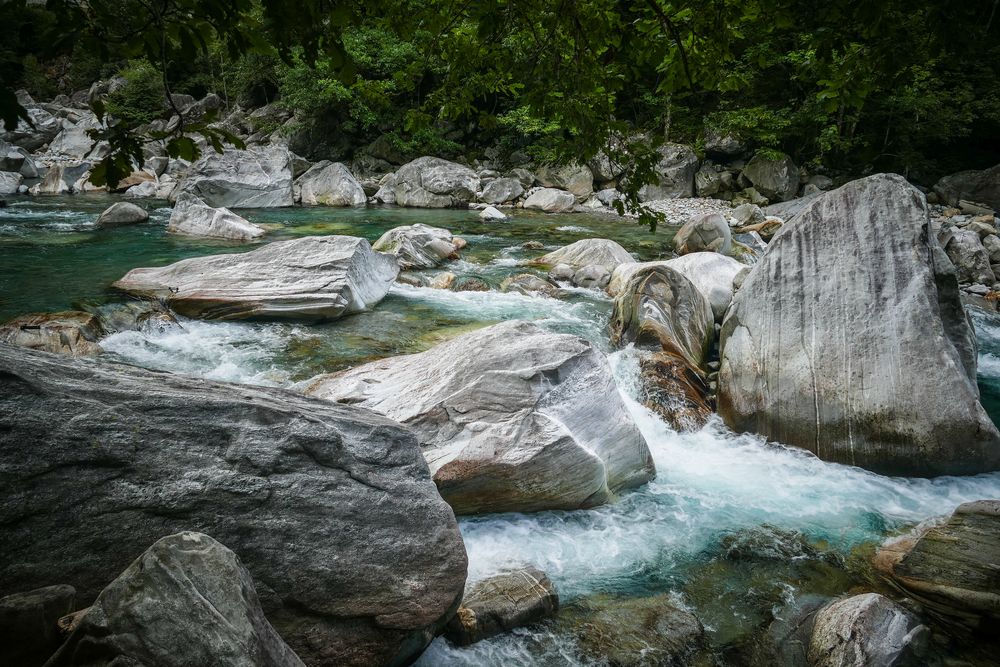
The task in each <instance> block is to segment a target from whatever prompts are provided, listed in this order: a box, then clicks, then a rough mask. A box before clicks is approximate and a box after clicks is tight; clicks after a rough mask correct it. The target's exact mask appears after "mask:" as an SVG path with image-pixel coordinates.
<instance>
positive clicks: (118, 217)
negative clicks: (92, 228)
mask: <svg viewBox="0 0 1000 667" xmlns="http://www.w3.org/2000/svg"><path fill="white" fill-rule="evenodd" d="M147 220H149V213H147V212H146V209H144V208H142V207H141V206H136V205H135V204H133V203H131V202H127V201H120V202H116V203H114V204H112V205H111V206H109V207H108V208H106V209H105V210H104V212H103V213H101V214H100V215H99V216H98V217H97V227H99V228H106V227H118V226H121V225H134V224H136V223H138V222H146V221H147Z"/></svg>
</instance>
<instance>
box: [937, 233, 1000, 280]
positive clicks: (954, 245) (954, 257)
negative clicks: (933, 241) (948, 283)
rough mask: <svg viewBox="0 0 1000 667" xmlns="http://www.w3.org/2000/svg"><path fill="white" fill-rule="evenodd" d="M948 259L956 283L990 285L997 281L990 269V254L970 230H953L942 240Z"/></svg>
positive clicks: (977, 236) (976, 235)
mask: <svg viewBox="0 0 1000 667" xmlns="http://www.w3.org/2000/svg"><path fill="white" fill-rule="evenodd" d="M942 244H943V245H944V251H945V252H946V253H947V254H948V259H950V260H951V263H952V264H954V265H955V272H956V274H957V276H958V282H959V283H962V284H970V283H971V284H975V283H981V284H983V285H992V284H993V283H995V282H996V281H997V279H996V276H994V275H993V269H991V268H990V254H989V252H987V250H986V247H985V246H983V242H982V241H981V240H980V238H979V234H977V233H976V232H975V231H974V230H972V229H954V230H952V231H950V232H948V233H947V235H946V236H945V238H943V239H942Z"/></svg>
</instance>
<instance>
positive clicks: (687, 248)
mask: <svg viewBox="0 0 1000 667" xmlns="http://www.w3.org/2000/svg"><path fill="white" fill-rule="evenodd" d="M673 244H674V249H675V250H677V254H678V255H686V254H688V253H689V252H717V253H721V254H723V255H728V254H729V252H730V251H731V250H732V247H733V235H732V233H731V232H730V231H729V222H728V221H727V220H726V219H725V218H724V217H723V216H722V214H721V213H701V214H699V215H696V216H694V217H692V218H690V219H689V220H688V221H687V222H685V223H684V224H683V225H681V228H680V229H678V230H677V233H676V234H674V239H673Z"/></svg>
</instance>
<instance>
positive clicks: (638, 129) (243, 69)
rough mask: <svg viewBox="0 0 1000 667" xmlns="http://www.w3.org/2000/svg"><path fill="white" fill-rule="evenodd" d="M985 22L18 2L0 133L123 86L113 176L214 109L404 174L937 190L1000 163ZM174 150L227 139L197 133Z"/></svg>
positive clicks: (996, 91)
mask: <svg viewBox="0 0 1000 667" xmlns="http://www.w3.org/2000/svg"><path fill="white" fill-rule="evenodd" d="M996 9H997V2H996V1H995V0H969V1H967V2H961V3H949V2H935V1H933V0H916V1H906V2H904V1H903V0H888V1H886V2H870V3H857V2H847V1H845V0H836V1H832V2H831V1H827V0H823V1H820V0H807V1H801V0H739V1H737V0H702V1H695V0H680V1H671V2H664V1H662V0H649V1H647V2H638V1H628V2H613V1H611V0H584V1H580V2H566V1H552V0H548V1H541V0H509V1H499V0H498V1H492V2H461V1H458V0H455V1H449V2H429V1H389V2H382V1H379V2H365V3H339V2H338V3H331V2H324V1H322V0H305V1H303V2H298V3H294V4H293V3H282V2H275V1H273V0H263V1H252V0H238V1H235V2H229V1H224V0H209V1H207V2H202V1H198V0H96V1H94V2H89V3H83V4H81V3H76V2H72V1H65V0H50V1H49V2H48V3H45V4H44V5H43V4H41V3H35V2H26V1H25V0H13V1H9V0H8V1H7V2H4V3H3V4H2V5H0V15H2V16H0V20H2V21H3V25H4V26H5V33H6V35H7V38H5V39H4V40H3V44H0V76H2V79H3V89H2V91H0V110H2V112H3V115H4V120H5V122H6V124H7V126H8V129H10V128H12V127H13V126H14V125H15V124H16V122H17V120H18V115H19V114H22V115H23V114H24V109H23V108H21V107H20V105H19V104H18V103H17V101H16V98H15V96H14V91H15V90H17V89H26V90H27V91H28V92H29V93H30V94H31V95H32V96H34V97H36V98H39V99H51V98H54V97H55V96H57V95H60V94H63V95H72V94H73V93H74V92H77V91H80V90H82V89H88V88H89V87H90V86H91V84H92V83H93V82H94V81H97V80H102V79H104V80H107V79H111V78H113V77H121V79H119V80H123V81H124V84H125V85H119V86H116V87H115V90H114V92H113V94H112V95H110V96H109V97H108V98H107V102H106V108H104V109H102V111H104V112H106V114H107V118H108V120H109V121H110V122H109V124H108V125H109V127H108V129H106V130H103V131H102V136H101V138H103V139H109V140H110V141H111V143H112V146H113V147H114V148H115V149H116V155H133V156H134V155H137V154H139V153H140V151H139V150H138V148H137V147H136V143H135V142H136V137H135V135H133V134H132V133H131V132H132V130H134V129H135V128H141V127H142V126H143V125H144V124H146V123H149V122H150V121H152V120H155V119H157V118H160V117H164V118H166V117H169V116H170V115H171V114H172V113H173V112H174V111H176V109H171V108H170V106H171V105H169V104H167V103H166V102H165V100H168V99H169V98H168V97H167V96H166V95H165V92H164V91H167V92H169V93H171V94H188V95H192V96H194V97H195V98H199V99H200V98H202V97H203V96H204V95H206V94H208V93H214V94H216V95H218V96H219V98H220V99H221V100H223V102H224V104H225V107H224V110H223V112H224V111H225V110H228V109H232V108H234V107H235V106H237V105H239V106H240V107H242V108H244V109H246V108H259V107H263V106H265V105H273V106H272V107H270V108H272V109H274V110H276V111H282V112H284V113H283V114H282V113H275V114H271V115H262V116H261V117H260V119H259V121H258V122H259V123H260V130H261V131H263V132H270V131H273V130H275V129H278V128H279V127H280V128H281V130H282V132H285V133H287V134H288V135H289V138H290V145H291V147H292V148H293V149H294V150H296V151H297V152H299V153H301V154H303V155H304V156H305V157H307V158H311V159H318V158H329V159H349V158H351V157H352V156H353V154H354V152H355V151H356V150H357V149H358V148H359V147H361V146H365V145H367V144H369V143H370V142H372V141H374V140H376V139H379V140H380V142H382V144H381V145H382V150H384V151H390V152H394V153H395V154H399V155H403V156H406V157H414V156H417V155H421V154H432V155H439V156H442V157H455V156H458V155H460V154H464V155H466V156H473V155H478V154H483V153H484V152H486V151H492V157H494V159H497V158H499V159H501V160H502V159H503V156H506V155H509V154H510V153H512V152H516V154H517V155H522V154H523V155H527V156H528V157H530V158H531V159H532V160H534V161H538V162H545V161H549V160H559V159H565V158H569V157H576V158H580V157H582V158H584V159H586V158H589V157H591V156H592V155H593V154H594V153H595V152H596V151H597V150H599V149H608V148H609V147H610V148H611V149H612V150H614V149H615V148H616V147H621V148H625V147H626V145H627V144H629V143H632V144H633V145H630V146H627V147H628V148H629V150H628V151H627V154H628V155H629V156H631V157H630V160H631V161H633V162H634V163H635V164H634V165H632V169H634V170H635V174H636V176H635V180H637V181H639V180H642V178H643V160H642V155H643V149H646V150H647V151H648V149H649V147H650V146H651V143H650V140H652V142H653V143H654V144H655V142H658V141H662V140H669V141H680V142H685V143H688V144H691V145H694V146H696V147H698V146H703V142H704V139H705V137H706V133H716V134H719V135H723V136H731V137H735V138H736V139H738V140H739V141H741V142H743V143H744V144H745V145H747V146H748V147H750V148H751V149H774V150H780V151H783V152H786V153H788V154H790V155H791V156H792V157H793V158H794V159H795V161H796V163H797V164H803V165H807V166H808V167H809V168H811V169H813V170H818V171H826V172H827V173H831V174H838V173H840V174H846V175H851V176H854V175H862V174H865V173H872V172H877V171H895V172H899V173H903V174H905V175H907V176H908V177H909V178H911V179H912V180H916V181H918V182H921V181H923V182H929V181H932V180H933V179H935V178H936V177H937V176H939V175H941V174H943V173H947V172H950V171H955V170H957V169H963V168H965V169H967V168H982V167H986V166H990V165H992V164H995V163H996V162H997V161H998V158H1000V72H998V71H997V70H998V68H1000V40H998V39H997V35H998V32H1000V28H998V26H997V24H1000V17H997V16H996ZM207 120H212V119H207ZM170 131H171V133H172V134H173V135H175V137H182V136H183V135H184V134H185V133H188V134H190V133H198V132H202V133H206V134H208V135H210V136H209V137H208V138H209V140H210V142H213V143H214V142H225V141H227V140H231V139H232V138H231V137H228V136H227V135H226V134H225V132H224V131H223V132H222V133H221V134H220V133H219V132H218V131H217V130H214V129H213V128H211V127H210V126H209V123H208V122H204V121H202V122H194V121H191V122H187V123H184V122H181V123H180V124H175V125H174V126H173V127H172V128H170ZM610 137H617V138H619V139H618V140H616V141H609V138H610ZM633 137H641V138H642V140H641V141H635V142H630V141H629V139H630V138H633ZM622 138H624V139H622ZM173 148H174V151H175V152H177V154H179V155H180V154H183V152H184V151H191V150H194V144H193V143H192V142H187V141H180V142H174V145H173ZM647 154H648V153H647ZM119 164H120V165H121V166H122V171H123V172H124V173H128V171H129V169H127V168H126V167H127V165H126V162H124V161H123V162H120V163H119ZM109 166H111V167H112V171H113V163H111V162H109Z"/></svg>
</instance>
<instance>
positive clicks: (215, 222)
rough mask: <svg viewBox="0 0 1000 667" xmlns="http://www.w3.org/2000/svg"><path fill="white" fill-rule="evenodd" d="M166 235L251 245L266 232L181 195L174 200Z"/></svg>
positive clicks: (244, 219)
mask: <svg viewBox="0 0 1000 667" xmlns="http://www.w3.org/2000/svg"><path fill="white" fill-rule="evenodd" d="M167 231H168V232H170V233H172V234H184V235H186V236H204V237H208V238H218V239H230V240H232V241H252V240H254V239H256V238H260V237H261V236H263V235H264V234H265V233H266V231H267V230H265V229H264V228H263V227H258V226H257V225H255V224H253V223H252V222H250V221H249V220H247V219H246V218H243V217H241V216H238V215H236V214H235V213H233V212H232V211H230V210H229V209H228V208H224V207H220V208H215V207H214V206H209V205H208V204H206V203H205V202H203V201H202V200H201V199H199V198H198V197H195V196H194V195H191V194H187V193H183V194H181V195H180V196H179V197H177V202H176V203H175V204H174V208H173V210H172V211H171V212H170V222H168V223H167Z"/></svg>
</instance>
